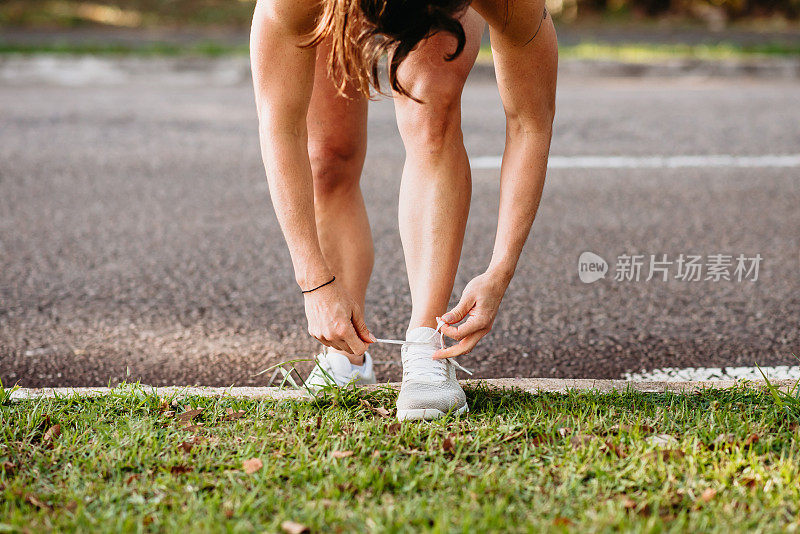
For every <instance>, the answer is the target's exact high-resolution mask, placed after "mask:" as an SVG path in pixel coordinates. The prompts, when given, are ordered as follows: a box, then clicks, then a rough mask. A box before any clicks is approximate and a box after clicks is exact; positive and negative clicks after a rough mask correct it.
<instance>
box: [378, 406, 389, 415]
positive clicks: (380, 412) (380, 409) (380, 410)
mask: <svg viewBox="0 0 800 534" xmlns="http://www.w3.org/2000/svg"><path fill="white" fill-rule="evenodd" d="M374 412H375V413H376V414H378V415H380V416H381V417H391V415H392V414H391V413H389V410H387V409H386V408H384V407H383V406H376V407H375V409H374Z"/></svg>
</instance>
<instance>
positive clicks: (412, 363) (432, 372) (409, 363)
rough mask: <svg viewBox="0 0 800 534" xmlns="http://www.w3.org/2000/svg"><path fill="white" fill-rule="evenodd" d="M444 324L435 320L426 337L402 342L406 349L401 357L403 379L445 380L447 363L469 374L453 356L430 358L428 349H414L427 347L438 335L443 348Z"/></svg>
mask: <svg viewBox="0 0 800 534" xmlns="http://www.w3.org/2000/svg"><path fill="white" fill-rule="evenodd" d="M444 324H445V322H444V321H442V320H441V319H437V320H436V330H435V331H434V332H433V334H431V336H430V337H429V338H428V339H425V340H420V341H405V342H404V343H403V346H404V348H405V349H406V353H405V358H404V359H403V379H404V380H406V379H408V380H420V381H424V382H427V381H436V382H442V381H444V380H447V373H448V365H453V366H454V367H455V368H456V369H460V370H461V371H464V372H465V373H467V374H469V375H471V374H472V371H469V370H467V369H465V368H464V367H462V366H461V365H460V364H459V363H458V362H457V361H456V360H455V358H446V359H442V360H434V359H433V358H431V353H430V351H429V350H414V349H415V348H416V347H419V348H420V349H421V348H422V347H426V348H429V347H430V346H431V342H432V341H434V339H435V338H436V337H437V336H438V337H439V348H442V349H443V348H444V347H445V345H444V334H442V332H441V329H442V326H443V325H444Z"/></svg>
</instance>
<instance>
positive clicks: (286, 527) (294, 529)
mask: <svg viewBox="0 0 800 534" xmlns="http://www.w3.org/2000/svg"><path fill="white" fill-rule="evenodd" d="M281 530H283V531H284V532H285V533H286V534H305V533H307V532H311V529H310V528H308V527H307V526H305V525H304V524H302V523H297V522H296V521H284V522H283V523H281Z"/></svg>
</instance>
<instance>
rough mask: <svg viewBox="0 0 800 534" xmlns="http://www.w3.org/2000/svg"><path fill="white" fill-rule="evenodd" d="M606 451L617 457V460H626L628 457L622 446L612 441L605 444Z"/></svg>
mask: <svg viewBox="0 0 800 534" xmlns="http://www.w3.org/2000/svg"><path fill="white" fill-rule="evenodd" d="M605 446H606V450H607V451H609V452H613V453H614V454H616V455H617V458H626V457H627V456H628V455H627V454H626V453H625V451H624V450H623V448H622V446H621V445H616V444H614V443H612V442H610V441H606V442H605Z"/></svg>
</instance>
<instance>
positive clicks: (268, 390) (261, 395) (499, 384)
mask: <svg viewBox="0 0 800 534" xmlns="http://www.w3.org/2000/svg"><path fill="white" fill-rule="evenodd" d="M461 384H462V385H465V386H471V387H476V386H483V387H490V388H497V389H519V390H522V391H525V392H528V393H532V394H536V393H568V392H573V391H578V392H595V393H611V392H615V391H616V392H624V391H636V392H640V393H696V392H699V391H704V390H709V389H733V388H749V389H763V388H766V386H767V383H766V382H765V381H763V380H713V381H712V380H704V381H685V382H679V381H675V382H671V381H669V382H668V381H652V382H632V381H627V380H594V379H562V378H493V379H486V380H462V381H461ZM795 384H796V381H795V380H775V381H773V382H772V385H773V386H774V387H777V388H778V389H781V390H784V391H785V390H788V389H791V388H792V387H793V386H794V385H795ZM385 387H388V388H391V389H395V390H396V389H398V388H399V387H400V384H399V383H397V382H393V383H388V384H383V385H377V386H367V387H366V388H365V389H368V390H374V389H378V388H385ZM132 391H140V392H142V393H144V394H155V395H156V396H158V397H162V398H172V397H191V396H197V397H233V398H241V399H268V400H307V399H309V398H310V396H309V395H308V394H307V393H306V392H305V391H302V390H298V389H282V388H278V387H207V386H155V387H154V386H146V385H135V386H132V385H128V386H122V387H116V388H110V387H59V388H19V389H17V390H15V391H14V392H13V393H12V394H11V399H12V400H14V401H23V400H37V399H46V398H58V397H61V398H69V397H98V396H108V395H120V394H125V393H128V392H132Z"/></svg>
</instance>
